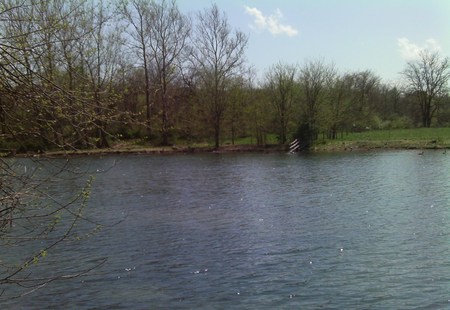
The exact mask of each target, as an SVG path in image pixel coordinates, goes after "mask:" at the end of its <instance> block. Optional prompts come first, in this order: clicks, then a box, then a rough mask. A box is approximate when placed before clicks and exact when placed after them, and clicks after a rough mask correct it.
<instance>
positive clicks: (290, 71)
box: [265, 63, 299, 144]
mask: <svg viewBox="0 0 450 310" xmlns="http://www.w3.org/2000/svg"><path fill="white" fill-rule="evenodd" d="M297 74H298V66H296V65H288V64H282V63H278V64H276V65H275V66H272V67H271V68H269V71H268V72H267V73H266V76H265V79H266V82H265V83H266V89H267V90H268V92H269V97H270V100H271V102H272V105H273V106H274V107H275V109H276V113H277V123H278V135H279V141H280V143H281V144H285V143H286V142H287V132H288V124H289V122H290V121H291V120H292V116H293V115H292V114H293V108H294V105H295V102H296V101H297V100H298V95H299V93H298V84H297V81H296V78H297Z"/></svg>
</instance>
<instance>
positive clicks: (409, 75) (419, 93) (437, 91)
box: [402, 51, 450, 127]
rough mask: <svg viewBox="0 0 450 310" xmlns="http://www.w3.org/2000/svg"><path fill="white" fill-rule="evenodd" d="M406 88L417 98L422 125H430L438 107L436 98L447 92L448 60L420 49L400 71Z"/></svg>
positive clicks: (449, 67) (449, 76)
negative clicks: (417, 54) (416, 55)
mask: <svg viewBox="0 0 450 310" xmlns="http://www.w3.org/2000/svg"><path fill="white" fill-rule="evenodd" d="M402 74H403V77H404V80H405V83H406V87H407V90H408V91H409V92H410V93H412V94H414V95H415V97H416V98H417V101H418V104H419V107H420V112H421V116H422V126H423V127H430V126H431V122H432V119H433V116H434V114H435V112H436V111H437V109H438V99H439V97H440V96H443V95H444V94H446V93H447V92H448V82H449V79H450V62H449V58H448V57H442V56H440V55H439V54H438V53H431V52H428V51H422V52H421V53H420V57H419V59H418V60H416V61H410V62H408V63H407V64H406V68H405V69H404V70H403V72H402Z"/></svg>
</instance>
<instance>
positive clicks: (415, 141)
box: [0, 128, 450, 157]
mask: <svg viewBox="0 0 450 310" xmlns="http://www.w3.org/2000/svg"><path fill="white" fill-rule="evenodd" d="M266 142H267V145H265V146H257V145H255V144H254V143H255V141H254V140H252V139H251V138H241V139H237V140H236V141H235V144H234V145H233V144H232V143H231V141H224V142H223V145H222V146H221V147H220V148H219V149H215V148H214V146H213V144H211V143H189V144H187V143H183V141H180V142H179V143H178V144H176V145H173V146H165V147H162V146H151V145H149V144H146V143H145V142H142V141H139V140H127V141H116V142H115V143H113V144H112V146H111V148H108V149H90V150H75V151H54V152H46V153H45V154H43V155H44V156H50V157H51V156H58V157H59V156H67V155H70V156H77V155H104V154H177V153H205V152H214V153H238V152H266V153H267V152H284V151H286V150H287V147H286V146H280V145H277V144H276V137H275V136H274V135H273V136H270V137H268V139H267V141H266ZM446 148H450V128H417V129H395V130H373V131H364V132H359V133H349V134H345V135H344V136H342V137H339V138H338V139H335V140H328V139H321V140H319V141H317V142H316V144H315V145H314V147H313V148H312V150H313V151H317V152H322V151H326V152H333V151H353V150H372V149H446ZM5 155H6V153H5ZM28 155H30V154H28ZM0 156H2V154H1V152H0ZM19 156H20V155H19Z"/></svg>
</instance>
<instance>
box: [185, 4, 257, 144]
mask: <svg viewBox="0 0 450 310" xmlns="http://www.w3.org/2000/svg"><path fill="white" fill-rule="evenodd" d="M197 17H198V23H197V25H196V28H195V36H194V37H193V40H192V45H193V46H194V49H193V50H192V53H191V62H192V64H193V65H194V67H195V72H196V74H197V76H198V78H199V80H200V87H201V88H202V90H203V91H204V97H203V100H204V102H203V103H204V105H205V106H206V112H207V114H208V121H209V123H210V125H212V127H213V130H214V141H215V147H216V148H217V147H219V145H220V131H221V123H222V120H223V116H224V112H225V110H226V108H227V99H226V95H227V89H228V87H229V82H230V80H231V79H232V78H234V77H236V76H238V75H239V72H240V70H242V69H243V66H244V52H245V48H246V46H247V42H248V38H247V36H246V35H245V34H244V33H242V32H240V31H235V32H234V33H233V32H232V31H231V29H230V26H229V24H228V20H227V17H226V15H225V14H224V13H221V12H220V11H219V8H218V7H217V5H216V4H214V5H213V6H212V7H211V8H210V9H206V10H204V11H203V12H199V13H198V15H197Z"/></svg>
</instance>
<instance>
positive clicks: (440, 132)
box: [316, 128, 450, 150]
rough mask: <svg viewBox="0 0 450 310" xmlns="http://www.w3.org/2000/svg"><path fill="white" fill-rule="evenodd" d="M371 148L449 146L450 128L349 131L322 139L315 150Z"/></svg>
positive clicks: (430, 147) (437, 147) (436, 147)
mask: <svg viewBox="0 0 450 310" xmlns="http://www.w3.org/2000/svg"><path fill="white" fill-rule="evenodd" d="M373 148H403V149H440V148H450V128H414V129H392V130H387V129H386V130H372V131H364V132H357V133H349V134H348V135H344V136H343V137H342V138H341V137H339V138H338V139H336V140H322V141H320V142H319V143H318V144H317V146H316V150H340V149H373Z"/></svg>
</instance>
